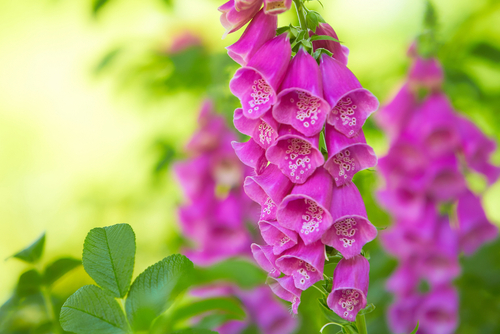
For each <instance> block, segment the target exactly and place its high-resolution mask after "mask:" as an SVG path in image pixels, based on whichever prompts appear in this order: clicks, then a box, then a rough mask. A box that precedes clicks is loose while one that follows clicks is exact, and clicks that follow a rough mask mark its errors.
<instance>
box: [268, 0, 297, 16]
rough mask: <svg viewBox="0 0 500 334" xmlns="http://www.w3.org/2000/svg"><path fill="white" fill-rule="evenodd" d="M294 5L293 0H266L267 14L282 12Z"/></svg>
mask: <svg viewBox="0 0 500 334" xmlns="http://www.w3.org/2000/svg"><path fill="white" fill-rule="evenodd" d="M291 7H292V0H264V10H265V11H266V14H273V15H276V14H281V13H284V12H286V11H287V10H289V9H290V8H291Z"/></svg>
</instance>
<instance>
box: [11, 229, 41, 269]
mask: <svg viewBox="0 0 500 334" xmlns="http://www.w3.org/2000/svg"><path fill="white" fill-rule="evenodd" d="M44 246H45V233H44V234H42V235H41V236H40V237H39V238H38V239H37V240H35V241H34V242H33V243H32V244H31V245H29V246H28V247H26V248H25V249H23V250H22V251H20V252H19V253H16V254H14V255H12V257H15V258H16V259H19V260H22V261H24V262H28V263H35V262H38V260H40V258H41V257H42V254H43V248H44Z"/></svg>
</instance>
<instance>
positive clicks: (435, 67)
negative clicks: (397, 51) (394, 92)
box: [409, 56, 444, 90]
mask: <svg viewBox="0 0 500 334" xmlns="http://www.w3.org/2000/svg"><path fill="white" fill-rule="evenodd" d="M443 80H444V72H443V68H442V66H441V64H440V63H439V61H438V60H437V59H436V58H422V57H418V56H417V57H416V59H415V61H414V62H413V65H412V67H411V69H410V73H409V82H410V85H411V86H412V88H415V89H418V88H420V87H425V88H430V89H432V90H438V89H439V88H441V85H442V84H443Z"/></svg>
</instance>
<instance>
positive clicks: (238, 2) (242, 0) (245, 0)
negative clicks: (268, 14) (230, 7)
mask: <svg viewBox="0 0 500 334" xmlns="http://www.w3.org/2000/svg"><path fill="white" fill-rule="evenodd" d="M257 4H260V5H262V0H234V8H236V10H237V11H241V10H245V9H248V8H251V7H253V6H256V5H257ZM259 8H260V6H259Z"/></svg>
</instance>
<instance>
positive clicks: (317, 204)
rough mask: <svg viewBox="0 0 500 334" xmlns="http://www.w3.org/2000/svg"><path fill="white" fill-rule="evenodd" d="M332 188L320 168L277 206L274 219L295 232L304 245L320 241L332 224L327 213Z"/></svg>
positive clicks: (327, 175)
mask: <svg viewBox="0 0 500 334" xmlns="http://www.w3.org/2000/svg"><path fill="white" fill-rule="evenodd" d="M333 188H334V184H333V180H332V177H331V176H330V174H328V172H327V171H326V170H325V169H324V168H319V169H317V170H316V172H315V173H314V174H313V175H312V176H311V177H310V178H309V180H308V181H307V182H306V183H304V184H299V185H296V186H295V187H294V188H293V189H292V193H291V194H290V195H288V196H286V197H285V198H284V199H283V202H281V204H280V205H279V207H278V212H277V216H278V221H279V223H280V224H281V226H283V227H286V228H288V229H291V230H294V231H296V232H298V233H299V235H300V237H301V238H302V240H304V243H305V244H306V245H309V244H312V243H314V242H315V241H317V240H319V239H321V236H322V235H323V234H324V233H325V231H327V230H328V229H329V228H330V226H332V223H333V220H332V216H331V214H330V212H329V210H328V207H329V206H330V203H331V201H332V191H333Z"/></svg>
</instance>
